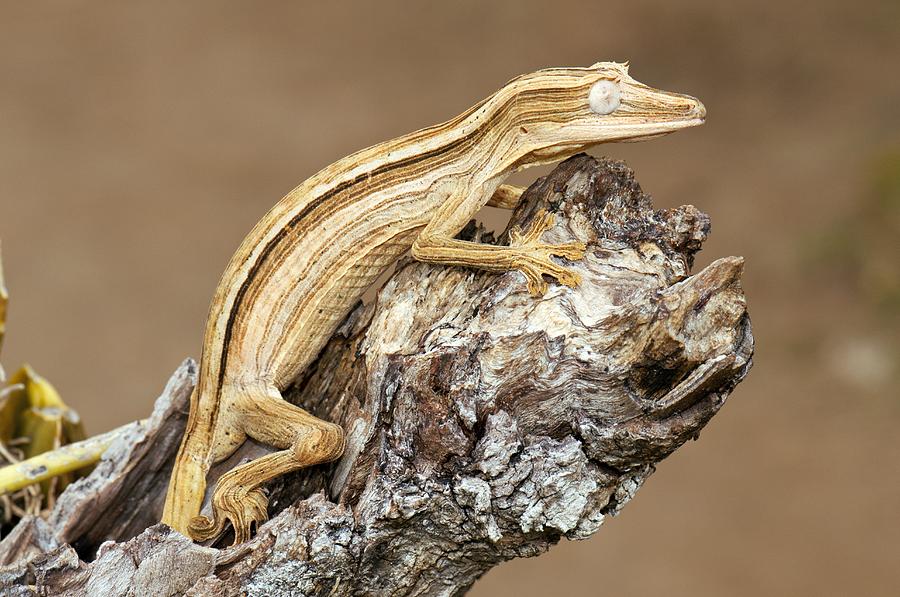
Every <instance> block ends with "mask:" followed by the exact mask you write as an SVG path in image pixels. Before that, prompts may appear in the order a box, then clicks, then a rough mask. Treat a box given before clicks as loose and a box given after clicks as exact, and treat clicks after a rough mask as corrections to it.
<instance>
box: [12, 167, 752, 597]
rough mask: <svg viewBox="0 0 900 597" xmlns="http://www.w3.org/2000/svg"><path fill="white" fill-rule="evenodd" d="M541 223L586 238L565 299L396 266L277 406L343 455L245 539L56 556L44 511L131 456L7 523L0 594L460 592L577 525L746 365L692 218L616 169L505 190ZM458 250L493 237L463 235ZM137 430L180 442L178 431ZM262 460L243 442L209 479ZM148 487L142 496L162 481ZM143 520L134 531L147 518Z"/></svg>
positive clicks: (521, 217) (117, 530)
mask: <svg viewBox="0 0 900 597" xmlns="http://www.w3.org/2000/svg"><path fill="white" fill-rule="evenodd" d="M542 210H547V211H549V212H551V213H554V214H555V215H556V222H555V224H554V226H553V227H552V228H551V229H550V230H548V231H547V232H545V233H544V235H543V239H542V240H545V241H548V242H585V243H586V244H587V254H586V256H585V258H584V260H583V261H581V262H579V263H578V264H575V265H574V266H573V268H574V269H575V270H576V271H577V272H578V273H579V274H580V275H581V276H582V280H583V282H582V284H581V285H580V286H578V287H577V288H568V287H563V286H556V285H554V286H552V287H551V288H550V289H549V291H548V293H547V294H546V295H545V296H544V297H542V298H541V299H539V300H535V299H534V298H533V297H532V296H531V294H530V292H529V290H528V287H527V282H526V279H525V277H524V276H523V275H522V274H520V273H518V272H509V273H507V274H504V275H501V276H497V275H492V274H487V273H480V272H476V271H472V270H466V269H458V268H445V267H440V266H432V265H428V264H423V263H417V262H415V261H412V260H404V261H403V262H402V263H401V264H400V267H399V268H398V271H397V272H396V273H395V274H394V275H393V276H392V277H391V279H390V280H389V281H388V283H387V284H386V286H385V287H384V288H383V289H382V291H381V292H380V294H379V296H378V300H377V301H376V302H374V303H373V304H371V305H367V306H364V305H361V304H360V305H357V307H355V308H354V309H353V311H352V312H351V313H350V314H349V315H348V317H347V318H346V319H345V320H344V321H343V322H342V323H341V325H340V327H339V328H338V329H337V330H336V332H335V334H334V335H333V336H332V338H331V339H330V341H329V342H328V343H327V345H326V346H325V347H324V349H323V350H322V352H321V353H320V355H319V356H318V357H317V359H316V361H315V362H314V363H313V364H312V365H311V367H310V368H309V370H308V372H307V374H306V375H305V376H303V377H302V378H301V379H299V380H297V382H296V383H295V384H294V385H292V386H291V387H289V388H287V389H286V391H285V395H286V397H287V398H288V399H289V400H291V401H293V402H294V403H296V404H297V405H299V406H302V407H303V408H304V409H306V410H308V411H309V412H311V413H312V414H314V415H316V416H318V417H321V418H327V419H329V420H332V421H335V422H338V423H340V424H341V425H342V426H343V427H344V428H345V429H346V430H347V449H346V451H345V453H344V455H343V456H342V458H341V459H340V460H339V461H338V462H336V463H335V464H332V465H328V466H320V467H313V468H309V469H304V470H302V471H298V472H295V473H292V474H290V475H286V476H284V477H282V478H280V479H278V480H276V481H274V482H272V483H271V484H270V486H269V489H270V500H271V514H272V515H273V519H272V520H270V521H269V522H268V523H266V524H264V525H262V526H261V528H260V529H259V532H258V533H257V535H256V536H255V537H254V538H252V539H251V540H250V541H249V542H247V543H244V544H242V545H238V546H235V547H230V548H226V549H210V548H208V547H201V546H199V545H193V544H191V543H190V542H189V541H187V540H186V539H185V538H184V537H183V536H181V535H180V534H178V533H174V532H171V531H169V530H168V529H166V528H165V527H164V526H153V527H151V528H149V529H147V530H146V531H144V532H142V533H140V534H139V535H137V536H136V537H135V536H134V534H135V530H134V529H135V525H134V523H135V522H136V521H135V520H130V521H129V522H128V526H127V528H126V525H124V524H121V523H120V522H119V521H118V520H117V518H115V517H109V518H105V519H101V520H98V521H97V523H96V526H97V527H99V528H101V529H103V532H102V533H96V534H95V535H94V536H93V537H92V538H91V540H90V541H81V543H79V540H80V538H79V537H78V536H73V535H69V536H68V538H67V541H69V542H74V543H75V544H77V545H80V547H79V549H78V551H77V552H76V551H75V550H73V549H72V548H71V547H69V546H68V545H65V544H63V542H62V541H60V540H58V538H57V537H58V535H57V533H59V531H60V529H63V528H72V525H71V522H69V523H68V524H66V523H65V522H64V521H63V520H62V519H63V518H67V517H68V518H69V519H77V518H78V517H79V516H80V515H81V514H82V513H84V512H87V511H89V509H90V508H91V507H92V500H93V499H95V498H94V495H95V494H94V493H93V490H92V489H89V488H90V487H92V486H93V485H92V484H97V483H100V485H105V484H106V483H109V480H110V479H109V477H112V478H114V479H116V482H115V483H114V485H115V486H116V487H121V488H127V487H129V486H131V485H132V484H133V483H136V482H138V481H139V479H140V478H142V476H143V474H144V473H143V472H142V470H141V466H142V465H140V464H138V465H135V466H130V465H128V464H127V462H128V459H127V458H126V459H124V461H123V462H120V464H119V465H118V467H119V468H118V469H116V470H113V469H112V468H107V469H105V472H103V471H102V470H101V469H98V471H96V472H95V473H93V474H92V476H91V477H90V478H89V479H88V480H87V481H86V482H83V485H82V487H84V488H85V490H84V491H80V490H79V489H78V487H75V486H73V488H71V489H69V490H67V492H66V494H64V495H63V501H67V502H68V503H69V504H70V507H69V508H67V510H66V514H65V516H59V517H55V518H53V519H51V522H50V524H49V525H48V524H46V523H43V522H42V521H35V520H32V521H26V522H23V523H22V524H21V527H20V528H19V529H17V530H16V533H17V535H16V536H17V537H20V539H19V540H18V544H19V545H21V544H23V543H26V542H27V543H28V545H29V548H28V555H27V556H22V555H21V554H20V553H15V546H14V545H11V542H10V540H7V541H5V542H3V543H2V544H0V556H3V554H10V555H9V556H5V557H7V559H6V561H12V560H15V563H14V564H12V565H10V566H8V567H6V568H3V569H0V583H5V584H0V586H3V587H4V588H5V589H6V590H7V591H9V592H10V594H13V595H16V594H18V593H16V591H21V594H23V595H25V594H28V593H26V592H25V591H26V590H31V589H26V587H27V586H28V585H36V586H37V587H39V588H40V589H41V590H44V591H47V592H49V593H51V594H56V593H57V592H61V591H62V589H63V588H65V590H68V591H69V593H68V594H70V595H89V594H98V593H97V591H101V592H102V593H103V594H108V595H127V594H178V593H184V594H189V595H219V596H221V595H235V594H241V593H245V594H251V595H272V596H275V597H279V596H287V595H329V594H333V595H457V594H461V593H463V592H464V591H465V589H466V588H467V587H469V586H470V585H471V584H472V583H473V582H475V580H476V579H477V578H478V577H479V576H480V575H481V574H483V573H484V572H486V571H487V570H488V569H490V568H491V567H492V566H494V565H496V564H498V563H500V562H502V561H504V560H508V559H511V558H515V557H527V556H534V555H538V554H540V553H542V552H543V551H545V550H546V549H548V548H549V547H550V546H551V545H552V544H553V543H555V542H556V541H558V540H559V539H561V538H567V539H583V538H586V537H588V536H590V535H592V534H593V533H595V532H596V531H597V530H598V529H599V527H600V525H601V524H602V522H603V520H604V518H605V517H606V516H608V515H614V514H616V513H617V512H619V511H620V510H621V508H622V507H623V506H624V505H625V504H626V503H627V502H628V501H629V500H630V499H631V498H632V497H633V496H634V495H635V493H636V492H637V490H638V489H639V488H640V486H641V484H642V483H643V482H644V481H645V480H646V478H647V476H648V475H650V474H651V473H652V472H653V470H654V467H655V466H656V464H657V463H658V462H659V461H660V460H662V459H663V458H665V457H666V456H667V455H669V454H671V453H672V452H673V451H674V450H675V449H677V448H678V447H679V446H680V445H682V444H683V443H684V442H685V441H687V440H689V439H696V438H697V436H698V434H699V432H700V430H701V429H702V428H703V427H704V426H705V425H706V424H707V422H708V421H709V420H710V419H711V417H713V415H714V414H715V413H716V412H717V411H718V410H719V409H720V408H721V407H722V406H723V404H724V403H725V400H726V398H727V396H728V395H729V393H730V392H731V391H732V389H733V388H734V387H735V385H736V384H737V383H738V382H740V380H741V379H743V377H744V376H745V375H746V374H747V371H748V370H749V367H750V364H751V355H752V350H753V336H752V333H751V330H750V323H749V318H748V315H747V312H746V305H745V299H744V295H743V292H742V290H741V283H740V276H741V272H742V260H741V259H739V258H735V257H727V258H724V259H719V260H716V261H714V262H713V263H711V264H710V265H709V266H708V267H706V268H704V269H703V270H702V271H700V272H697V273H695V274H694V275H690V266H691V262H692V259H693V255H694V253H695V252H696V251H698V250H699V249H700V245H701V243H702V242H703V240H704V239H705V238H706V235H707V234H708V232H709V220H708V218H707V217H706V216H705V215H704V214H703V213H701V212H699V211H698V210H697V209H695V208H693V207H691V206H685V207H680V208H676V209H672V210H660V211H654V210H653V208H652V206H651V204H650V201H649V198H648V197H647V196H645V195H644V194H643V193H642V192H641V190H640V187H639V186H638V185H637V183H636V182H635V181H634V179H633V176H632V173H631V172H630V171H629V170H628V169H627V167H625V166H624V165H623V164H621V163H618V162H611V161H606V160H599V161H598V160H595V159H593V158H590V157H587V156H578V157H575V158H573V159H571V160H569V161H567V162H565V163H563V164H562V165H560V166H559V167H558V168H557V169H556V170H555V171H554V172H553V173H552V174H551V175H549V176H548V177H546V178H544V179H541V180H539V181H538V182H537V183H535V185H533V186H532V187H531V188H530V189H529V190H528V191H527V192H526V193H525V195H523V199H522V204H521V205H520V206H519V207H518V208H517V210H516V212H515V213H514V215H513V220H512V222H511V225H512V226H520V227H522V228H527V227H528V225H529V222H530V221H531V220H532V219H533V218H534V216H535V215H536V214H538V213H540V212H541V211H542ZM461 236H462V237H463V238H465V239H467V240H477V241H480V242H493V240H492V235H490V234H487V233H485V232H484V231H483V230H480V229H479V228H477V227H476V226H474V225H472V226H469V227H467V228H466V230H465V231H464V232H463V234H462V235H461ZM505 236H506V235H501V242H502V240H503V239H504V238H505ZM423 289H424V290H425V291H426V292H424V293H423V292H422V290H423ZM180 375H183V373H182V374H180ZM170 388H173V389H172V390H170V391H168V392H167V394H166V395H164V397H163V399H162V400H163V401H164V403H165V404H167V405H165V406H164V405H163V403H161V405H160V406H159V407H158V410H162V411H167V410H169V409H172V408H175V409H176V410H177V408H178V407H177V406H176V403H177V402H178V401H177V400H176V401H175V402H172V399H173V397H180V401H181V402H180V404H181V408H183V407H184V405H185V403H186V391H185V390H184V385H183V383H181V382H179V383H177V384H170ZM175 388H181V389H179V390H177V391H175V390H174V389H175ZM154 424H158V425H163V426H168V427H170V428H172V429H175V430H176V433H177V431H178V430H180V426H181V425H183V424H184V423H183V419H181V420H180V422H179V419H178V418H177V417H172V418H171V419H162V418H157V419H156V423H154ZM167 433H168V432H167ZM169 445H170V446H171V444H169ZM123 448H124V446H123ZM169 450H170V451H169V455H170V456H171V455H172V454H174V447H173V446H172V447H170V448H169ZM265 451H266V450H265V448H264V447H263V446H260V445H258V444H255V443H254V442H247V444H245V445H244V446H243V447H241V449H239V450H238V451H237V452H236V453H235V454H234V455H232V457H231V459H230V460H229V461H226V462H223V463H221V464H220V465H219V467H218V468H219V469H220V470H218V471H217V470H214V471H213V477H214V476H215V475H216V474H220V473H221V472H223V471H227V470H229V469H230V468H231V466H233V464H235V463H236V462H239V461H240V460H241V459H243V458H245V457H251V458H256V457H258V456H259V455H260V454H264V453H265ZM159 457H160V458H162V455H160V456H159ZM111 458H114V457H113V456H111ZM116 471H118V472H116ZM98 476H100V477H101V480H98V479H96V477H98ZM101 481H102V482H101ZM144 491H145V492H146V493H149V494H155V495H156V496H160V495H162V494H163V492H164V491H165V483H164V482H163V481H162V480H161V479H157V480H156V481H155V485H154V486H153V487H145V489H144ZM125 495H126V494H125V493H122V494H121V498H119V499H121V500H125V499H126V497H125ZM76 503H80V504H81V505H80V506H75V507H73V506H74V504H76ZM116 503H117V502H116V499H113V500H112V501H111V502H107V507H115V504H116ZM157 515H158V511H153V510H152V509H151V508H148V509H139V514H137V515H136V516H137V519H139V520H141V521H142V522H143V524H144V525H146V526H150V525H152V524H153V523H154V522H155V520H156V518H155V517H156V516H157ZM95 530H96V529H95ZM104 539H109V540H112V541H116V543H109V544H106V545H105V546H102V547H101V546H100V542H101V541H103V540H104ZM225 539H227V538H225ZM225 539H223V540H220V543H221V544H225V543H227V541H226V540H225ZM79 554H80V557H79ZM160 571H162V572H160ZM91 591H94V592H93V593H92V592H91Z"/></svg>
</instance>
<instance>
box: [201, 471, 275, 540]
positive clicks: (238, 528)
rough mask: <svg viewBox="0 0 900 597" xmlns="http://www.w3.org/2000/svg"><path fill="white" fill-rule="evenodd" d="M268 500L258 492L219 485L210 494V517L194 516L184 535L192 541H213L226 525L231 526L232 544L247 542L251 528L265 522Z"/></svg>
mask: <svg viewBox="0 0 900 597" xmlns="http://www.w3.org/2000/svg"><path fill="white" fill-rule="evenodd" d="M268 503H269V499H268V498H267V497H266V494H265V493H263V491H262V490H261V489H251V490H249V491H248V490H243V489H242V488H240V486H238V487H236V488H230V487H229V486H228V484H227V483H226V484H225V487H223V486H222V483H221V481H220V483H219V486H217V487H216V491H215V492H214V493H213V504H212V510H213V517H212V519H209V518H207V517H206V516H195V517H194V518H193V519H192V520H191V523H190V526H189V528H188V532H189V533H190V535H191V538H192V539H194V540H195V541H207V540H209V539H215V538H217V537H219V536H221V535H222V533H224V532H225V528H226V525H227V524H228V523H231V526H232V527H234V543H233V545H238V544H239V543H244V542H246V541H249V540H250V535H251V528H252V526H253V525H256V526H257V527H258V526H259V525H260V524H262V523H264V522H265V521H267V520H268V519H269V514H268V511H267V506H268Z"/></svg>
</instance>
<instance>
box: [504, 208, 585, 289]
mask: <svg viewBox="0 0 900 597" xmlns="http://www.w3.org/2000/svg"><path fill="white" fill-rule="evenodd" d="M553 221H554V216H553V214H551V213H549V212H548V211H546V210H541V211H539V212H538V213H537V214H536V215H535V216H534V219H533V220H532V221H531V224H530V225H529V226H528V228H527V229H525V230H524V231H522V230H520V229H518V228H514V229H513V230H510V232H509V246H510V247H513V248H517V249H520V250H521V254H519V255H517V256H516V258H515V268H516V269H518V270H519V271H520V272H522V273H523V274H525V278H526V280H527V281H528V290H529V291H530V292H531V294H532V295H534V296H542V295H543V294H544V293H545V292H547V282H545V281H544V275H545V274H546V275H548V276H553V277H554V278H556V279H557V281H559V283H560V284H563V285H565V286H572V287H574V286H578V284H579V283H580V282H581V276H579V275H578V274H577V273H575V272H574V271H572V270H571V269H570V268H567V267H563V266H561V265H559V264H557V263H555V262H554V261H552V260H551V259H550V256H551V255H556V256H558V257H564V258H566V259H569V260H571V261H576V260H578V259H581V258H582V257H584V253H585V250H586V248H587V247H586V245H585V244H584V243H562V244H557V245H552V244H547V243H542V242H540V237H541V235H542V234H543V233H544V232H546V231H547V230H549V229H550V228H552V227H553Z"/></svg>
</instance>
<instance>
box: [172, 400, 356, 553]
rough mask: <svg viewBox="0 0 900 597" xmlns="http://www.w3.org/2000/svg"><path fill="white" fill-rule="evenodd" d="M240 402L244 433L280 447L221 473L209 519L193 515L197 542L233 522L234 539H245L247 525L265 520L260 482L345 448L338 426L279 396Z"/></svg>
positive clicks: (338, 453) (333, 455) (265, 500)
mask: <svg viewBox="0 0 900 597" xmlns="http://www.w3.org/2000/svg"><path fill="white" fill-rule="evenodd" d="M273 392H274V391H273ZM241 406H242V407H243V408H242V410H243V412H242V416H241V418H242V426H243V430H244V432H245V433H246V434H247V435H249V436H250V437H252V438H253V439H255V440H256V441H259V442H261V443H264V444H266V445H270V446H274V447H276V448H278V449H279V451H278V452H273V453H272V454H267V455H266V456H262V457H260V458H257V459H256V460H253V461H252V462H248V463H246V464H242V465H240V466H237V467H235V468H233V469H232V470H230V471H228V472H227V473H225V474H224V475H222V477H221V478H220V479H219V481H218V483H217V484H216V488H215V489H214V490H213V497H212V510H213V516H212V519H209V518H207V517H206V516H197V517H195V518H194V519H193V520H191V523H190V529H189V530H190V534H191V537H193V538H194V539H195V540H197V541H205V540H207V539H212V538H213V537H217V536H219V535H221V534H222V532H223V531H224V530H225V528H226V525H227V524H228V523H229V522H230V523H231V525H232V526H233V527H234V544H235V545H237V544H238V543H243V542H245V541H248V540H249V539H250V533H251V527H252V526H253V525H259V524H262V523H263V522H265V521H266V520H267V519H268V512H267V507H268V498H267V497H266V494H265V493H264V492H263V489H262V486H263V485H265V484H266V483H267V482H268V481H270V480H272V479H274V478H276V477H278V476H280V475H283V474H285V473H288V472H291V471H294V470H297V469H300V468H304V467H307V466H312V465H315V464H320V463H323V462H331V461H333V460H336V459H337V458H339V457H340V456H341V454H342V453H343V451H344V430H343V429H342V428H341V427H340V425H335V424H334V423H329V422H327V421H323V420H322V419H319V418H317V417H314V416H313V415H311V414H310V413H308V412H306V411H305V410H303V409H302V408H299V407H297V406H294V405H293V404H291V403H289V402H287V401H285V400H283V399H282V398H281V397H280V395H279V396H278V397H275V396H272V395H261V396H254V397H251V398H247V399H245V400H244V401H242V404H241Z"/></svg>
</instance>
